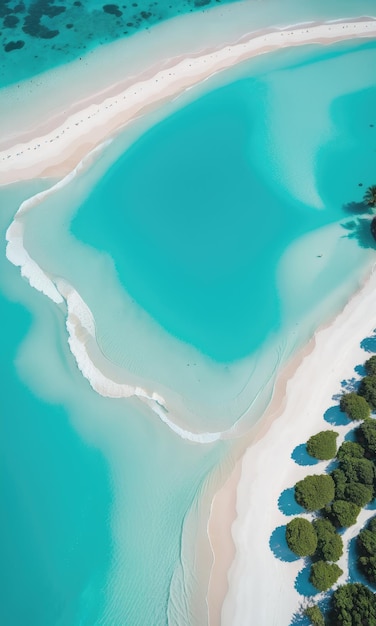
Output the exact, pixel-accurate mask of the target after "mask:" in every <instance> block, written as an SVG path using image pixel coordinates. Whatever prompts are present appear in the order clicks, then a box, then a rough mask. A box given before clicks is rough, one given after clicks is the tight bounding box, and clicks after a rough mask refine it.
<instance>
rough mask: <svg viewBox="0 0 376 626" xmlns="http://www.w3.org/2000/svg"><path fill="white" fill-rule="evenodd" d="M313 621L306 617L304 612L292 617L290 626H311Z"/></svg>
mask: <svg viewBox="0 0 376 626" xmlns="http://www.w3.org/2000/svg"><path fill="white" fill-rule="evenodd" d="M311 624H312V622H311V620H310V619H309V618H308V617H307V616H306V615H304V613H303V610H302V611H300V612H299V613H295V615H293V616H292V620H291V622H290V626H311Z"/></svg>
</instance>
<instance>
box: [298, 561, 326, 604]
mask: <svg viewBox="0 0 376 626" xmlns="http://www.w3.org/2000/svg"><path fill="white" fill-rule="evenodd" d="M310 572H311V563H307V565H305V566H304V567H303V569H302V570H301V571H300V572H299V574H298V575H297V577H296V578H295V583H294V587H295V589H296V591H297V592H298V593H300V595H301V596H305V597H306V598H310V597H312V596H317V595H318V594H319V593H320V592H319V591H318V590H317V589H316V587H314V586H313V585H312V583H310V582H309V575H310Z"/></svg>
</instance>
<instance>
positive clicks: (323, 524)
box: [313, 518, 343, 561]
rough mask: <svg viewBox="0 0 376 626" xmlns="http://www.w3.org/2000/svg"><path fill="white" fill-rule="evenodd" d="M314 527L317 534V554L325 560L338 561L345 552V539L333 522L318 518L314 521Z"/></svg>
mask: <svg viewBox="0 0 376 626" xmlns="http://www.w3.org/2000/svg"><path fill="white" fill-rule="evenodd" d="M313 527H314V529H315V531H316V535H317V550H316V556H317V557H318V558H319V559H321V560H323V561H338V559H339V558H340V557H341V556H342V554H343V541H342V537H340V535H338V533H337V532H336V529H335V528H334V526H333V524H332V523H331V522H330V521H329V520H328V519H322V518H318V519H316V520H314V521H313Z"/></svg>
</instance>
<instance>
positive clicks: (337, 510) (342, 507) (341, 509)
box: [325, 500, 360, 528]
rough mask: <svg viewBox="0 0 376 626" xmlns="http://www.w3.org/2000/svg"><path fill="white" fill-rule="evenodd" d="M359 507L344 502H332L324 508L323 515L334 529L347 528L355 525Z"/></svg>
mask: <svg viewBox="0 0 376 626" xmlns="http://www.w3.org/2000/svg"><path fill="white" fill-rule="evenodd" d="M359 513H360V507H359V506H358V505H357V504H354V503H353V502H346V500H334V502H332V504H328V505H327V506H326V507H325V515H326V516H327V517H328V518H329V519H330V520H331V522H333V524H334V525H335V526H336V527H341V528H347V527H348V526H353V525H354V524H356V520H357V519H358V515H359Z"/></svg>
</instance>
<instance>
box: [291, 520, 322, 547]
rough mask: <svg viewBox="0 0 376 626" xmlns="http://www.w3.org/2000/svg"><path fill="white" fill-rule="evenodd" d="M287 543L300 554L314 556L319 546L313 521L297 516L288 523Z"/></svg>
mask: <svg viewBox="0 0 376 626" xmlns="http://www.w3.org/2000/svg"><path fill="white" fill-rule="evenodd" d="M286 541H287V545H288V547H289V548H290V550H292V552H294V553H295V554H297V555H298V556H312V554H314V553H315V552H316V548H317V535H316V531H315V529H314V528H313V526H312V524H311V522H309V521H308V520H306V519H304V518H303V517H295V518H294V519H293V520H291V521H290V522H289V523H288V524H287V525H286Z"/></svg>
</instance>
